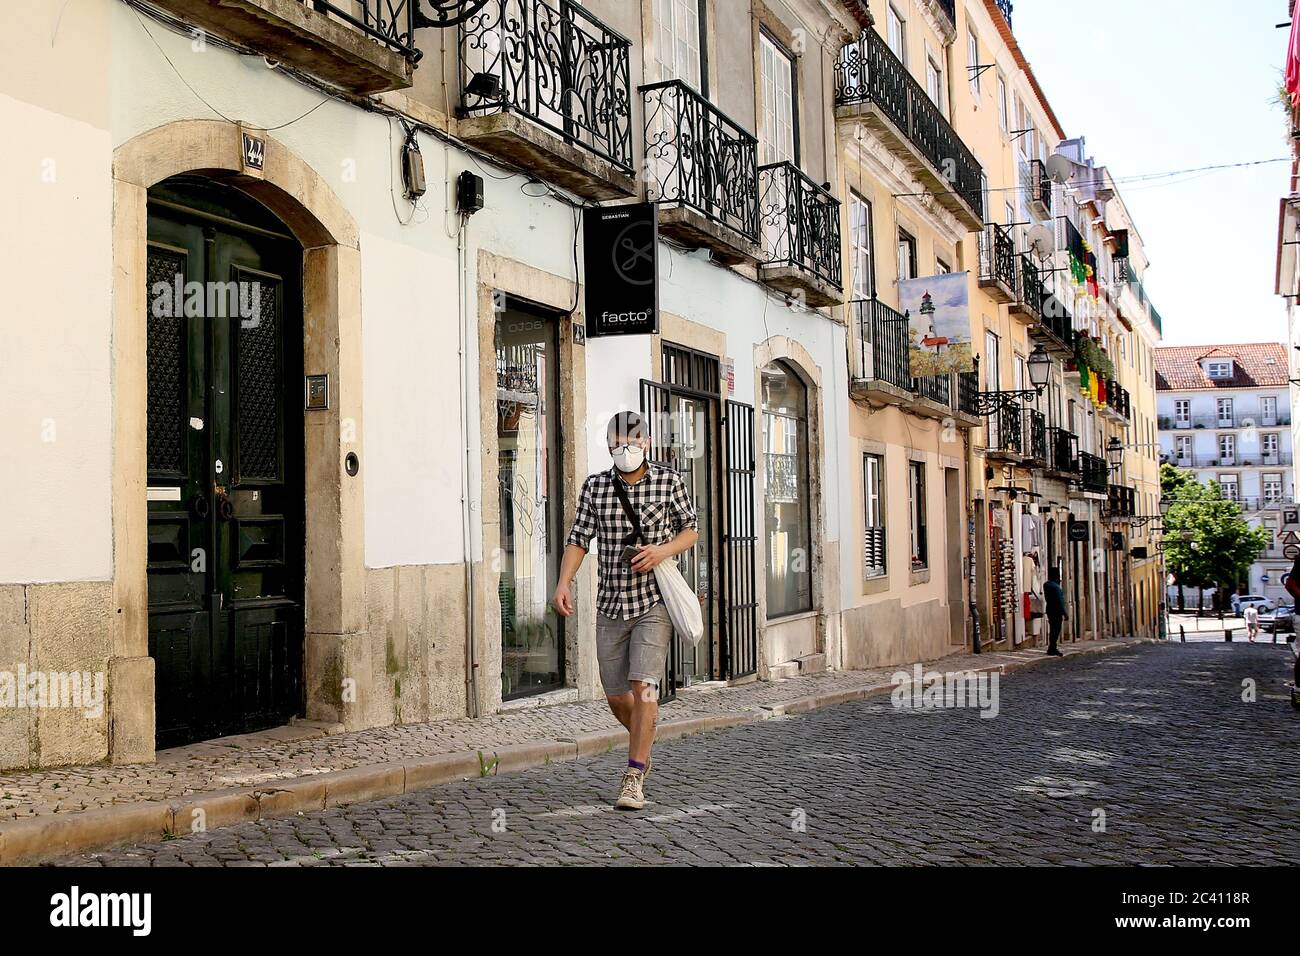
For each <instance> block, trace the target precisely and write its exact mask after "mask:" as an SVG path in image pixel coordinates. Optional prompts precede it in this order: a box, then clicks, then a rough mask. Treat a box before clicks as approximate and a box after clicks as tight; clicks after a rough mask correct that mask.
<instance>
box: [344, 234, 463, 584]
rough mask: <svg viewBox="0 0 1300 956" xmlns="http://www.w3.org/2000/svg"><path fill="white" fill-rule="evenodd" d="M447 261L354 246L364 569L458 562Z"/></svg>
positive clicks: (455, 367) (451, 282) (372, 239)
mask: <svg viewBox="0 0 1300 956" xmlns="http://www.w3.org/2000/svg"><path fill="white" fill-rule="evenodd" d="M454 251H455V250H454V249H453V250H452V252H453V257H452V258H451V259H448V258H446V257H445V256H439V255H436V254H431V253H428V252H425V251H424V250H421V249H417V248H414V247H412V246H410V245H403V244H399V243H396V242H393V241H391V240H388V239H384V238H381V237H380V236H378V235H376V234H373V233H362V236H361V307H362V316H363V319H362V322H363V330H364V333H363V334H364V339H365V351H364V354H363V356H362V364H363V371H362V385H363V393H364V402H365V404H364V408H365V433H364V443H365V452H364V459H363V462H362V467H363V468H364V469H365V475H366V483H365V501H366V566H367V567H372V568H381V567H390V566H395V565H412V564H443V563H452V562H459V561H463V560H464V554H465V549H464V546H463V536H462V531H461V527H462V525H461V507H460V480H461V477H460V467H461V455H462V454H463V449H464V430H463V428H462V423H461V418H460V411H459V405H458V404H457V402H456V395H457V391H458V380H459V375H460V368H459V364H460V358H459V353H458V348H459V346H458V328H457V325H456V322H455V312H454V311H449V310H448V309H447V308H446V307H445V301H446V300H452V301H454V300H455V295H456V260H455V258H454ZM475 384H476V385H477V376H475Z"/></svg>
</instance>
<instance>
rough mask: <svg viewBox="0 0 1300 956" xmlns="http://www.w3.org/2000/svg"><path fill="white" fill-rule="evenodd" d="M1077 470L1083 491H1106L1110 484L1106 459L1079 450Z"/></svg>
mask: <svg viewBox="0 0 1300 956" xmlns="http://www.w3.org/2000/svg"><path fill="white" fill-rule="evenodd" d="M1079 471H1080V473H1081V475H1082V479H1081V482H1080V483H1081V484H1082V486H1083V490H1084V491H1095V492H1099V493H1101V494H1105V493H1106V489H1107V488H1108V487H1109V485H1110V466H1109V465H1107V464H1106V459H1104V458H1098V457H1097V456H1096V455H1093V454H1089V453H1088V452H1086V451H1081V452H1079Z"/></svg>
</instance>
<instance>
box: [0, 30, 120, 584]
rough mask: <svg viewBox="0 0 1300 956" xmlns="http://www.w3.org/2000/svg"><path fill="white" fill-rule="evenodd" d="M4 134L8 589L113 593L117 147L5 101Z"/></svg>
mask: <svg viewBox="0 0 1300 956" xmlns="http://www.w3.org/2000/svg"><path fill="white" fill-rule="evenodd" d="M11 39H12V38H11ZM45 42H48V37H46V38H45ZM7 47H8V44H4V46H3V47H0V55H2V54H3V52H4V49H5V48H7ZM5 59H6V61H8V60H9V58H8V57H6V58H5ZM5 86H6V87H9V84H8V83H7V82H6V83H5ZM0 127H3V128H4V129H5V130H7V131H9V134H10V135H7V136H6V137H5V146H4V148H3V149H0V182H3V183H4V187H3V200H0V209H2V210H3V212H2V213H0V219H2V220H3V222H4V223H5V228H4V229H3V230H0V269H2V270H3V275H2V277H0V278H2V279H3V286H4V289H5V299H6V302H5V315H4V319H3V336H2V337H0V538H2V544H0V583H28V582H54V581H76V580H106V579H107V578H108V577H110V575H111V567H112V523H111V512H110V504H111V499H110V490H111V487H110V486H111V481H110V466H111V438H112V419H111V415H110V412H111V408H112V406H111V402H110V392H109V387H110V386H109V377H110V354H111V353H110V344H111V302H112V298H111V278H110V277H111V259H110V257H111V245H112V236H111V228H112V175H111V171H110V170H111V162H110V161H111V155H110V152H111V151H110V140H109V134H108V131H107V130H105V129H103V128H101V127H98V126H94V125H91V124H88V123H86V122H83V121H81V120H77V119H72V118H70V117H67V116H64V115H61V114H59V113H56V112H51V111H48V110H46V109H44V108H42V107H40V106H37V105H33V104H31V103H29V102H25V101H23V100H19V99H15V98H12V97H10V96H7V95H4V94H3V93H0Z"/></svg>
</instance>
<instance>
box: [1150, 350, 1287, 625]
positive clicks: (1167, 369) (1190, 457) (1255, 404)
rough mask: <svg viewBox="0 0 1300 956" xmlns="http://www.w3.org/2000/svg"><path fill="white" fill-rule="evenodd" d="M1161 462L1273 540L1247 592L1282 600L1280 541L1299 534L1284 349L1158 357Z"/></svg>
mask: <svg viewBox="0 0 1300 956" xmlns="http://www.w3.org/2000/svg"><path fill="white" fill-rule="evenodd" d="M1156 371H1157V379H1156V388H1157V395H1156V401H1157V408H1158V414H1159V427H1160V448H1161V457H1162V460H1164V461H1167V462H1168V463H1169V464H1171V465H1173V466H1175V467H1177V468H1185V469H1187V470H1189V471H1191V472H1192V473H1193V474H1195V475H1196V478H1197V480H1198V481H1201V482H1206V483H1208V482H1211V481H1213V482H1217V483H1218V486H1219V489H1220V491H1221V492H1222V494H1223V495H1224V497H1226V498H1231V499H1232V500H1234V501H1238V502H1240V503H1241V508H1242V511H1243V512H1244V514H1245V517H1246V518H1247V520H1248V521H1249V522H1250V523H1251V524H1252V525H1256V526H1259V527H1264V528H1267V529H1269V531H1271V532H1272V536H1271V541H1272V543H1271V544H1270V546H1269V548H1268V550H1266V551H1265V552H1264V554H1262V555H1261V556H1260V558H1259V560H1258V561H1256V562H1255V564H1254V565H1253V566H1252V567H1251V570H1250V581H1249V588H1250V593H1252V594H1263V595H1265V596H1266V597H1270V598H1273V599H1274V600H1277V599H1280V598H1282V597H1284V596H1285V593H1286V592H1285V590H1284V589H1283V587H1282V583H1281V576H1282V575H1283V574H1284V573H1286V572H1287V571H1289V570H1290V569H1291V561H1290V559H1288V558H1287V557H1285V555H1284V550H1285V544H1286V543H1285V542H1284V541H1283V540H1282V536H1283V535H1285V534H1287V533H1288V532H1291V531H1294V530H1296V518H1295V508H1294V504H1295V471H1294V468H1293V463H1294V458H1293V454H1294V453H1293V451H1292V429H1291V404H1290V391H1289V383H1288V381H1287V379H1288V378H1289V373H1288V371H1287V356H1286V349H1285V347H1284V346H1283V345H1281V343H1274V342H1269V343H1262V344H1243V345H1190V346H1178V347H1166V348H1160V349H1157V350H1156Z"/></svg>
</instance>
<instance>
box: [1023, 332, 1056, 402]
mask: <svg viewBox="0 0 1300 956" xmlns="http://www.w3.org/2000/svg"><path fill="white" fill-rule="evenodd" d="M1028 365H1029V384H1031V385H1033V386H1034V388H1035V389H1036V390H1037V391H1038V394H1039V395H1042V394H1043V389H1045V388H1046V387H1047V380H1048V379H1049V378H1051V375H1052V357H1051V356H1050V355H1048V354H1047V349H1045V348H1043V346H1042V344H1041V343H1040V344H1039V345H1036V346H1035V347H1034V350H1033V351H1032V352H1030V353H1029V362H1028Z"/></svg>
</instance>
